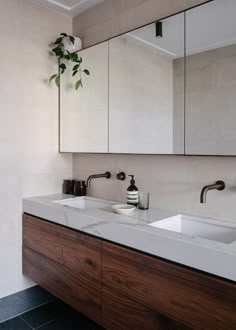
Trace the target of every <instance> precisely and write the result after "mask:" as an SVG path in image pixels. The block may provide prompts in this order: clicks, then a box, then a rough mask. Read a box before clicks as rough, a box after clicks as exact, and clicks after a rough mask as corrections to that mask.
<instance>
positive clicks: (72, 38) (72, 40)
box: [69, 36, 75, 45]
mask: <svg viewBox="0 0 236 330" xmlns="http://www.w3.org/2000/svg"><path fill="white" fill-rule="evenodd" d="M69 38H70V41H71V42H72V44H73V45H74V44H75V38H74V37H72V36H69Z"/></svg>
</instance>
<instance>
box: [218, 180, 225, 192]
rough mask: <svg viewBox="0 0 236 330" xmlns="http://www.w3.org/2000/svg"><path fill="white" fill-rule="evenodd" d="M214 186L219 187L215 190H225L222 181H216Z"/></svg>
mask: <svg viewBox="0 0 236 330" xmlns="http://www.w3.org/2000/svg"><path fill="white" fill-rule="evenodd" d="M216 184H217V185H219V188H217V190H224V189H225V183H224V181H222V180H218V181H216Z"/></svg>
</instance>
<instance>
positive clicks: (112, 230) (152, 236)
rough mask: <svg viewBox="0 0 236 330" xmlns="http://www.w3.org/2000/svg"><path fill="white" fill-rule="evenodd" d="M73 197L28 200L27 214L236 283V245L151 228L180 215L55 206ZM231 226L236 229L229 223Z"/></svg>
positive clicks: (164, 211) (25, 208)
mask: <svg viewBox="0 0 236 330" xmlns="http://www.w3.org/2000/svg"><path fill="white" fill-rule="evenodd" d="M71 197H73V196H71V195H63V194H57V195H50V196H40V197H32V198H25V199H23V212H26V213H29V214H31V215H35V216H37V217H40V218H43V219H46V220H49V221H52V222H54V223H58V224H60V225H64V226H66V227H68V228H72V229H76V230H79V231H82V232H85V233H88V234H91V235H94V236H96V237H99V238H102V239H106V240H109V241H111V242H115V243H119V244H122V245H124V246H127V247H131V248H134V249H136V250H139V251H141V252H145V253H149V254H152V255H154V256H157V257H161V258H164V259H167V260H170V261H174V262H177V263H180V264H183V265H186V266H189V267H192V268H196V269H198V270H202V271H205V272H208V273H210V274H214V275H217V276H221V277H223V278H226V279H229V280H233V281H236V242H234V243H232V244H225V243H220V242H215V241H211V240H207V239H203V238H198V237H191V236H187V235H183V234H179V233H176V232H172V231H168V230H164V229H160V228H155V227H151V226H149V225H148V224H149V223H152V222H155V221H158V220H162V219H165V218H168V217H171V216H175V215H178V214H179V212H175V211H170V210H162V209H154V208H153V209H149V210H146V211H143V210H136V211H135V212H134V213H132V214H131V215H129V216H124V215H119V214H115V213H114V212H113V210H112V208H111V207H107V208H104V209H84V210H82V209H77V208H73V207H68V206H64V205H61V204H58V203H54V201H55V200H62V199H66V198H71ZM227 223H231V224H232V225H234V226H235V225H236V223H235V222H232V221H229V220H227Z"/></svg>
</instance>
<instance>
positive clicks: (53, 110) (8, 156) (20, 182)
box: [0, 0, 72, 297]
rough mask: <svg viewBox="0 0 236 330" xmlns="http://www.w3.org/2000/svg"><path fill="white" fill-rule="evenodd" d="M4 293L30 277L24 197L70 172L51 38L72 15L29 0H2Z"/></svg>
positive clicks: (54, 188) (57, 185) (55, 187)
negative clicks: (62, 150)
mask: <svg viewBox="0 0 236 330" xmlns="http://www.w3.org/2000/svg"><path fill="white" fill-rule="evenodd" d="M0 13H1V19H0V41H1V52H0V72H1V79H0V99H1V102H0V152H1V154H0V297H2V296H6V295H8V294H11V293H14V292H16V291H19V290H22V289H24V288H26V287H28V286H30V285H32V283H31V282H30V281H28V280H27V279H26V278H23V276H22V271H21V213H22V207H21V204H22V197H23V196H33V195H43V194H50V193H56V192H59V191H61V182H62V179H63V178H65V177H70V176H71V171H72V161H71V156H70V155H60V154H59V153H58V91H57V89H56V88H55V87H54V86H51V85H50V84H49V83H48V77H49V76H50V75H51V74H52V73H53V72H54V71H55V70H56V68H57V65H56V62H55V59H51V58H50V56H49V54H48V45H49V43H50V42H51V41H52V40H53V39H54V38H55V37H56V36H57V34H58V33H60V32H62V31H63V32H66V31H67V32H71V27H72V24H71V19H69V18H66V17H65V16H61V15H58V14H56V13H54V12H52V11H49V10H47V9H44V8H42V7H39V6H37V5H35V4H34V3H33V2H31V1H29V0H10V1H0Z"/></svg>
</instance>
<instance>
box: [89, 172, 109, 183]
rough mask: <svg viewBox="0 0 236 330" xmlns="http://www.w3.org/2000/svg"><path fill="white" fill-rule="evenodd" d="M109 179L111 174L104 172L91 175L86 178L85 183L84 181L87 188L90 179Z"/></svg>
mask: <svg viewBox="0 0 236 330" xmlns="http://www.w3.org/2000/svg"><path fill="white" fill-rule="evenodd" d="M110 177H111V172H108V171H107V172H105V173H103V174H92V175H90V176H89V177H88V179H87V181H86V186H87V187H89V186H90V182H91V180H92V179H98V178H106V179H110Z"/></svg>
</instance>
